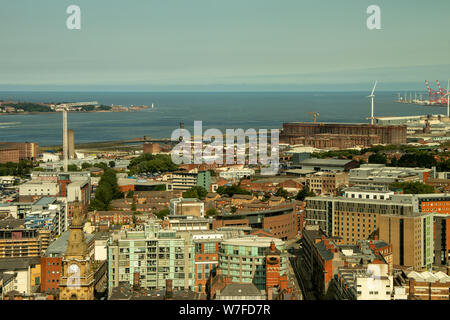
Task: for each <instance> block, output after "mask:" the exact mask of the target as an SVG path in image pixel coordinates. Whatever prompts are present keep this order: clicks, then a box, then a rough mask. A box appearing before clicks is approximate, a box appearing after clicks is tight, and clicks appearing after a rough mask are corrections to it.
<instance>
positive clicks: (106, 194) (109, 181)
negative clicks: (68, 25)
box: [89, 169, 123, 210]
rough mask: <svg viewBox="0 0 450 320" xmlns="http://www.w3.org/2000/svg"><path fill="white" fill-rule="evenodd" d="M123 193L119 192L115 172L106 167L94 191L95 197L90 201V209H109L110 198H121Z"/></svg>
mask: <svg viewBox="0 0 450 320" xmlns="http://www.w3.org/2000/svg"><path fill="white" fill-rule="evenodd" d="M122 197H123V194H122V193H121V192H119V187H118V184H117V177H116V172H115V171H114V170H112V169H107V170H106V171H105V172H104V173H103V175H102V177H101V178H100V181H99V183H98V187H97V190H96V191H95V198H94V200H93V201H91V204H90V206H89V209H90V210H109V209H110V202H111V200H112V199H119V198H122Z"/></svg>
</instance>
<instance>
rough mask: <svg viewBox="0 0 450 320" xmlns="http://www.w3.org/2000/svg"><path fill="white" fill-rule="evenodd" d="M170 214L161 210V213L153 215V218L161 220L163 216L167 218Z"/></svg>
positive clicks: (165, 210)
mask: <svg viewBox="0 0 450 320" xmlns="http://www.w3.org/2000/svg"><path fill="white" fill-rule="evenodd" d="M169 214H170V210H169V209H162V210H161V211H159V212H157V213H155V216H156V217H157V218H158V219H163V218H164V217H165V216H168V215H169Z"/></svg>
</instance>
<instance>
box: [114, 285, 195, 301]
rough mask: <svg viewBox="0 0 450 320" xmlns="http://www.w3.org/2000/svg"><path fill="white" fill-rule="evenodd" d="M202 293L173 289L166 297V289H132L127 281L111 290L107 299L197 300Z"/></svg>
mask: <svg viewBox="0 0 450 320" xmlns="http://www.w3.org/2000/svg"><path fill="white" fill-rule="evenodd" d="M201 298H204V297H203V295H201V294H198V293H196V292H194V291H190V290H174V291H173V292H172V297H170V298H168V297H167V298H166V290H165V289H159V290H147V289H142V288H140V289H138V290H133V288H132V286H131V285H130V284H129V283H123V284H120V285H119V286H118V287H114V288H113V289H112V291H111V296H110V297H109V300H199V299H201Z"/></svg>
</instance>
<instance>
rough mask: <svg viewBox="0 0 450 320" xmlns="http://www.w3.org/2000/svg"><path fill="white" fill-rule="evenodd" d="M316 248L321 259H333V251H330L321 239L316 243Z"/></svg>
mask: <svg viewBox="0 0 450 320" xmlns="http://www.w3.org/2000/svg"><path fill="white" fill-rule="evenodd" d="M316 248H317V250H318V251H319V253H320V255H321V256H322V258H323V260H325V261H328V260H331V259H333V253H331V252H330V251H328V250H327V249H326V247H325V243H324V241H323V240H322V241H320V242H319V243H317V244H316Z"/></svg>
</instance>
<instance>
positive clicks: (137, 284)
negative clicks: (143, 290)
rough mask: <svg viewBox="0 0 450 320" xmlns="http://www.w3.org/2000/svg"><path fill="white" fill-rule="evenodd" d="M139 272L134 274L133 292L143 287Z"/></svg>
mask: <svg viewBox="0 0 450 320" xmlns="http://www.w3.org/2000/svg"><path fill="white" fill-rule="evenodd" d="M139 276H140V274H139V272H135V273H134V274H133V290H135V291H137V290H139V288H140V287H141V285H140V283H139Z"/></svg>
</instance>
